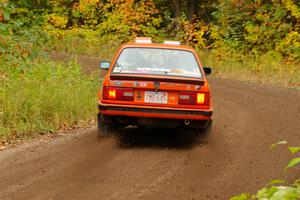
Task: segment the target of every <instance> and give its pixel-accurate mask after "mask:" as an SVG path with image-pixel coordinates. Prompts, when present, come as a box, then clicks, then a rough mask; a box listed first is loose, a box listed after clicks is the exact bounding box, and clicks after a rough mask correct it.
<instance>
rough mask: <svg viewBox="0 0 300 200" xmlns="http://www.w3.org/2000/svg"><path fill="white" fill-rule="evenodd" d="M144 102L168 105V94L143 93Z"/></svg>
mask: <svg viewBox="0 0 300 200" xmlns="http://www.w3.org/2000/svg"><path fill="white" fill-rule="evenodd" d="M145 102H146V103H161V104H166V103H168V93H167V92H151V91H146V92H145Z"/></svg>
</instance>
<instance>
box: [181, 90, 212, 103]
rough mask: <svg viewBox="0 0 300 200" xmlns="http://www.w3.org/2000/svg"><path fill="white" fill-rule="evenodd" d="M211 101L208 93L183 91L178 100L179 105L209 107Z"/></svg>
mask: <svg viewBox="0 0 300 200" xmlns="http://www.w3.org/2000/svg"><path fill="white" fill-rule="evenodd" d="M209 101H210V96H209V93H208V92H190V91H181V92H180V93H179V98H178V104H189V105H196V104H199V105H209Z"/></svg>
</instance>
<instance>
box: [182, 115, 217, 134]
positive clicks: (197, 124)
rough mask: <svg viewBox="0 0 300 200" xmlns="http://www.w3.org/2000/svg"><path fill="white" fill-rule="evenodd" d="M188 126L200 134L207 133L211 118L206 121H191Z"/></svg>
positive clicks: (210, 126)
mask: <svg viewBox="0 0 300 200" xmlns="http://www.w3.org/2000/svg"><path fill="white" fill-rule="evenodd" d="M188 127H189V128H190V129H194V130H195V131H197V132H200V133H202V134H208V133H210V131H211V129H212V120H211V119H210V120H207V121H196V120H195V121H191V122H190V124H189V125H188Z"/></svg>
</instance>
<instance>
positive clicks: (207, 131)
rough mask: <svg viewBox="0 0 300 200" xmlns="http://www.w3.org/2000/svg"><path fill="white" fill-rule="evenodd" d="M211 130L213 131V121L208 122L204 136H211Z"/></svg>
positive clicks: (204, 129) (203, 130)
mask: <svg viewBox="0 0 300 200" xmlns="http://www.w3.org/2000/svg"><path fill="white" fill-rule="evenodd" d="M211 130H212V120H209V121H208V122H207V125H206V127H205V128H203V129H202V132H203V133H204V134H209V133H210V132H211Z"/></svg>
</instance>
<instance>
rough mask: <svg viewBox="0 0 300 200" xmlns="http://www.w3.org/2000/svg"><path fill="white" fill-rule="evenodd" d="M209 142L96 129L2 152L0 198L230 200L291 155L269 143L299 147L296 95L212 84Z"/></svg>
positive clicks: (164, 133)
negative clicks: (112, 134)
mask: <svg viewBox="0 0 300 200" xmlns="http://www.w3.org/2000/svg"><path fill="white" fill-rule="evenodd" d="M211 86H212V89H213V95H214V102H215V113H214V124H213V130H212V132H211V133H210V134H209V135H198V134H195V133H191V132H180V131H170V130H169V131H168V130H157V129H152V130H128V131H127V132H126V133H124V135H122V136H120V137H119V138H117V137H116V138H108V139H99V140H97V136H96V133H95V128H92V129H88V130H84V131H76V132H74V133H73V134H70V135H67V136H62V137H58V138H56V139H54V140H51V141H44V142H41V141H36V142H32V143H30V144H27V145H21V146H19V147H17V148H11V149H8V150H5V151H3V152H0V199H128V200H129V199H130V200H135V199H149V200H153V199H172V200H174V199H189V200H190V199H229V197H230V196H232V195H234V194H239V193H241V192H253V191H256V190H257V189H258V188H260V187H262V186H264V185H265V184H267V183H268V181H269V180H271V179H274V178H287V179H290V180H291V179H293V178H295V177H296V176H297V175H298V176H299V174H297V172H296V170H290V171H289V172H288V173H287V174H286V175H284V173H283V172H282V169H283V167H284V166H285V164H286V163H287V162H288V160H289V158H290V156H289V154H288V152H287V151H286V150H285V148H284V147H279V148H277V149H275V150H272V151H271V150H270V149H269V147H270V144H272V143H274V142H276V141H278V140H282V139H285V140H287V141H289V142H290V145H299V144H300V92H299V91H295V90H290V89H283V88H277V87H270V86H259V84H248V83H241V82H238V81H230V80H219V79H216V78H211Z"/></svg>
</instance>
